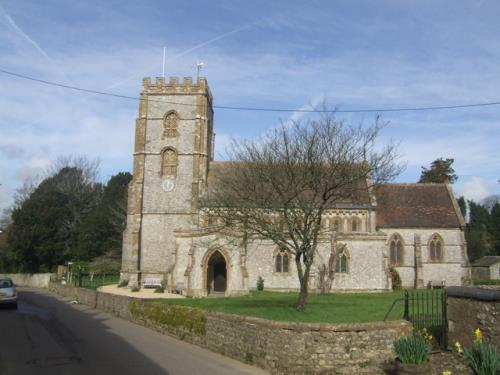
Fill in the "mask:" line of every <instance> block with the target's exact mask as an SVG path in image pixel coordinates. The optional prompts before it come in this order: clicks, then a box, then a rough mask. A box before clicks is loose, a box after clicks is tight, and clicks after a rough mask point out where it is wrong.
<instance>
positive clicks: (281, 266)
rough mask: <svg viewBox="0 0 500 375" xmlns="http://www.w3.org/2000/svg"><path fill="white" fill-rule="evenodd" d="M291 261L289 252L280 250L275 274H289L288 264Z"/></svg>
mask: <svg viewBox="0 0 500 375" xmlns="http://www.w3.org/2000/svg"><path fill="white" fill-rule="evenodd" d="M289 261H290V257H289V256H288V252H287V251H286V250H280V251H279V252H278V254H276V258H275V262H276V263H275V269H274V270H275V272H279V273H287V272H288V263H289Z"/></svg>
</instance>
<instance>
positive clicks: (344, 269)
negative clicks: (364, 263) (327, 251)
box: [335, 246, 349, 273]
mask: <svg viewBox="0 0 500 375" xmlns="http://www.w3.org/2000/svg"><path fill="white" fill-rule="evenodd" d="M335 272H337V273H348V272H349V255H348V254H347V251H346V250H345V246H344V249H343V250H342V251H341V252H340V254H339V256H338V257H337V262H336V263H335Z"/></svg>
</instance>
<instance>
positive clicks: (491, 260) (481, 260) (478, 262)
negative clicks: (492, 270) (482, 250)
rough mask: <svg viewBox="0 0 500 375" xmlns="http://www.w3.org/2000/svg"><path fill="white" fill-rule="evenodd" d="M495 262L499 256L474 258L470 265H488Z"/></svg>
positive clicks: (499, 261) (498, 261) (499, 258)
mask: <svg viewBox="0 0 500 375" xmlns="http://www.w3.org/2000/svg"><path fill="white" fill-rule="evenodd" d="M497 263H500V256H498V257H497V256H487V257H482V258H479V259H478V260H476V261H475V262H474V263H472V267H489V266H492V265H494V264H497Z"/></svg>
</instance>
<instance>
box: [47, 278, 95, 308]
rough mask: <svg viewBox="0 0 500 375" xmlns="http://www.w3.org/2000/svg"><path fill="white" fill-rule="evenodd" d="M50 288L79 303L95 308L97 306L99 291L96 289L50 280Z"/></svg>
mask: <svg viewBox="0 0 500 375" xmlns="http://www.w3.org/2000/svg"><path fill="white" fill-rule="evenodd" d="M49 290H50V291H52V292H55V293H57V294H60V295H62V296H65V297H69V298H71V299H72V300H75V301H78V303H82V304H84V305H87V306H90V307H92V308H94V309H95V308H96V306H97V294H98V292H96V291H95V290H92V289H85V288H76V287H73V286H70V285H62V284H60V283H57V282H50V285H49Z"/></svg>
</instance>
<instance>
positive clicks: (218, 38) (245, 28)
mask: <svg viewBox="0 0 500 375" xmlns="http://www.w3.org/2000/svg"><path fill="white" fill-rule="evenodd" d="M258 22H259V21H255V22H252V23H250V24H248V25H245V26H241V27H238V28H237V29H234V30H231V31H228V32H226V33H224V34H221V35H218V36H216V37H214V38H212V39H210V40H207V41H205V42H203V43H200V44H197V45H196V46H194V47H191V48H188V49H186V50H184V51H182V52H179V53H178V54H176V55H174V56H172V57H170V58H169V59H167V60H165V62H170V61H172V60H174V59H176V58H179V57H181V56H184V55H187V54H188V53H190V52H193V51H195V50H197V49H199V48H201V47H205V46H207V45H209V44H212V43H214V42H216V41H218V40H221V39H224V38H227V37H228V36H230V35H233V34H236V33H239V32H240V31H243V30H247V29H249V28H251V27H252V26H254V25H255V24H256V23H258ZM135 78H137V77H129V78H127V79H125V80H123V81H120V82H117V83H115V84H113V85H111V86H108V87H106V88H104V89H103V90H110V89H112V88H115V87H117V86H120V85H122V84H124V83H126V82H128V81H130V80H131V79H135Z"/></svg>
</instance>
